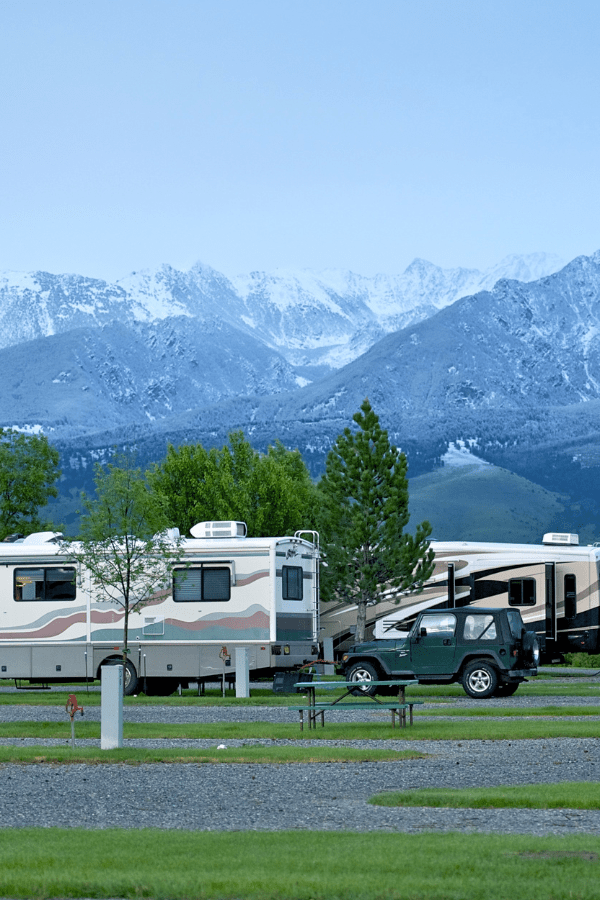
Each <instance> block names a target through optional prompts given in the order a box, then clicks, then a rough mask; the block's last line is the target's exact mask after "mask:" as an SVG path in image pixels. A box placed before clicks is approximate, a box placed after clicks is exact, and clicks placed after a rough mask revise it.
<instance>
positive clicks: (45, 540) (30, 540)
mask: <svg viewBox="0 0 600 900" xmlns="http://www.w3.org/2000/svg"><path fill="white" fill-rule="evenodd" d="M63 537H64V535H63V534H62V533H61V532H60V531H34V533H33V534H28V535H27V537H26V538H24V539H23V540H22V541H19V542H18V543H20V544H21V543H22V544H59V543H60V542H61V541H62V540H63Z"/></svg>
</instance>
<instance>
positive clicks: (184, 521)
mask: <svg viewBox="0 0 600 900" xmlns="http://www.w3.org/2000/svg"><path fill="white" fill-rule="evenodd" d="M151 482H152V486H153V488H154V490H155V491H156V492H157V493H158V494H161V495H162V496H163V497H164V498H165V501H166V504H167V509H168V513H169V517H170V520H171V522H172V524H174V525H177V527H178V528H179V529H180V530H181V531H182V533H187V532H188V531H189V529H190V528H191V527H192V526H193V525H194V524H195V523H196V522H202V521H210V520H217V521H221V520H230V519H231V520H237V521H241V522H246V524H247V526H248V534H250V535H251V536H252V537H269V536H273V535H284V534H290V533H293V532H294V531H296V530H298V529H300V528H310V527H312V523H313V522H314V516H315V507H316V501H315V498H316V496H317V494H316V488H315V486H314V484H313V482H312V480H311V478H310V475H309V473H308V469H307V468H306V466H305V464H304V462H303V460H302V457H301V455H300V453H299V452H298V451H297V450H287V449H286V448H285V447H284V446H283V444H282V443H281V442H280V441H276V442H275V444H274V445H272V446H270V447H269V448H268V450H267V453H266V454H260V453H258V452H257V451H256V450H254V449H253V448H252V446H251V445H250V443H249V442H248V441H247V440H246V438H245V437H244V434H243V432H242V431H236V432H233V433H232V434H230V436H229V444H226V445H225V446H224V447H221V448H220V449H218V448H216V447H213V448H212V449H210V450H206V449H205V448H204V447H203V446H202V444H186V445H183V446H181V447H177V448H176V447H173V446H170V447H169V448H168V452H167V456H166V459H165V460H164V461H163V462H162V463H161V464H160V465H158V466H157V467H156V469H155V471H154V473H153V475H152V477H151Z"/></svg>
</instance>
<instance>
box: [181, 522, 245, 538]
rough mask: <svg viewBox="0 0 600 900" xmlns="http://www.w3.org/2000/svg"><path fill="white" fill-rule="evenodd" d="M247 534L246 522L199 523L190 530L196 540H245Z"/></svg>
mask: <svg viewBox="0 0 600 900" xmlns="http://www.w3.org/2000/svg"><path fill="white" fill-rule="evenodd" d="M246 533H247V530H246V523H245V522H198V524H197V525H194V527H193V528H190V534H191V535H192V537H195V538H236V537H237V538H244V537H246Z"/></svg>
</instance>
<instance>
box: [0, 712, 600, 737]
mask: <svg viewBox="0 0 600 900" xmlns="http://www.w3.org/2000/svg"><path fill="white" fill-rule="evenodd" d="M325 716H326V718H325V727H324V728H321V726H320V725H319V726H318V727H317V728H315V729H310V730H309V729H308V728H307V727H306V726H305V728H304V731H300V727H299V724H298V720H297V719H296V717H295V714H294V713H292V712H290V717H291V720H292V721H290V724H285V723H277V722H207V723H202V722H194V723H188V724H172V723H164V724H162V723H133V722H132V723H125V724H124V726H123V736H124V739H125V740H128V739H134V738H136V739H141V740H143V739H165V740H170V739H175V740H176V739H187V740H196V739H206V740H218V741H221V740H228V739H229V740H232V739H236V740H246V739H251V738H266V739H269V740H293V741H300V742H301V741H303V740H331V741H333V740H357V741H359V740H379V741H381V740H410V741H422V740H455V741H460V740H464V741H468V740H489V741H492V740H515V741H516V740H524V739H536V738H553V737H571V738H586V737H588V738H591V737H594V738H595V737H597V736H598V722H596V721H594V720H591V721H585V720H583V721H575V720H573V719H566V720H565V719H546V718H540V717H531V718H519V717H513V718H511V719H510V720H506V719H505V720H500V721H499V720H497V719H490V718H488V717H487V716H481V717H472V718H469V719H457V720H456V721H443V722H438V721H436V720H435V719H430V720H429V721H426V720H424V719H416V721H415V724H414V725H413V726H412V727H411V726H409V727H407V728H406V729H403V728H399V727H396V728H392V726H391V718H390V714H389V713H384V712H382V713H378V712H377V711H375V712H374V713H373V715H372V716H370V718H369V721H367V722H352V723H347V722H339V721H336V720H335V714H330V717H329V719H327V713H326V714H325ZM65 718H66V721H65V723H64V725H63V724H61V723H60V722H3V723H0V740H1V739H2V738H56V739H59V740H65V741H67V740H69V741H70V739H71V724H70V721H69V720H68V718H67V717H65ZM294 720H295V721H294ZM75 738H76V740H77V738H92V739H99V738H100V723H99V722H89V721H87V722H86V721H85V720H84V721H80V720H77V721H76V725H75Z"/></svg>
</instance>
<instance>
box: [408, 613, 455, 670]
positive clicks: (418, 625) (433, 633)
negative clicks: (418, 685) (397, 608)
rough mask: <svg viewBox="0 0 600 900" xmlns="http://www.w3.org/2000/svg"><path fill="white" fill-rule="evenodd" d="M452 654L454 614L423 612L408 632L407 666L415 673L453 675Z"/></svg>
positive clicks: (453, 645)
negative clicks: (409, 664) (408, 663)
mask: <svg viewBox="0 0 600 900" xmlns="http://www.w3.org/2000/svg"><path fill="white" fill-rule="evenodd" d="M455 656H456V616H455V615H454V614H453V613H451V612H436V613H423V615H422V616H421V618H420V619H417V621H416V622H415V625H414V628H413V630H412V631H411V634H410V662H411V666H410V667H411V669H412V670H413V672H414V673H415V675H417V677H418V676H419V675H452V673H453V672H454V658H455Z"/></svg>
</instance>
